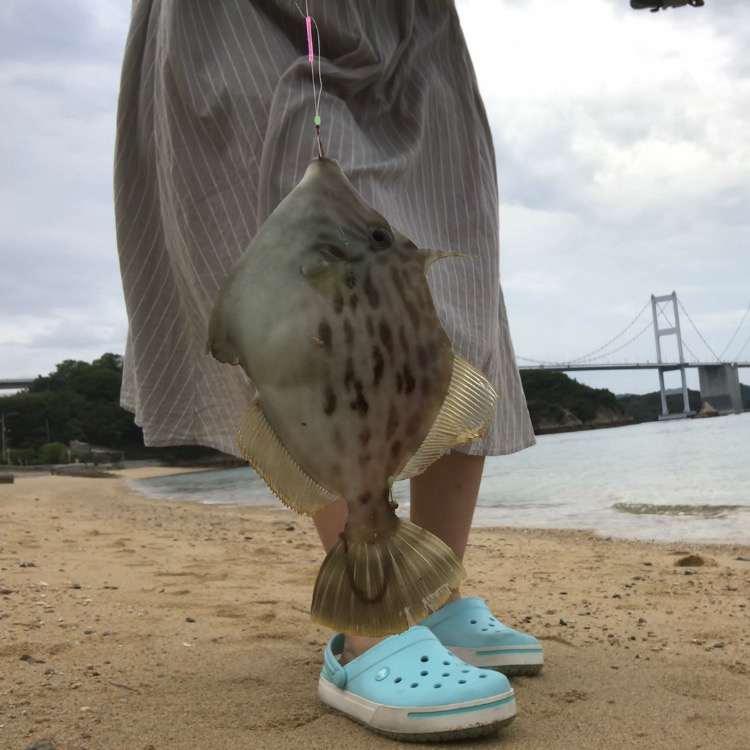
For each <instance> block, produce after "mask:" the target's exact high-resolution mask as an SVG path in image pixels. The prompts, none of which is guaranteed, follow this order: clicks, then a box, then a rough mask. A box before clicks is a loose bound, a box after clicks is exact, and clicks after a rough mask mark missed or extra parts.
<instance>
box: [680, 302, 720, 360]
mask: <svg viewBox="0 0 750 750" xmlns="http://www.w3.org/2000/svg"><path fill="white" fill-rule="evenodd" d="M677 304H678V305H679V306H680V310H682V312H684V313H685V315H686V316H687V319H688V320H689V321H690V325H691V326H693V328H695V332H696V333H697V334H698V335H699V336H700V339H701V341H702V342H703V343H704V344H705V345H706V347H708V351H710V352H711V354H713V355H714V357H715V358H716V361H717V362H719V361H720V359H721V358H720V357H719V355H718V354H717V353H716V352H715V351H714V350H713V349H712V348H711V347H710V346H709V345H708V341H706V339H704V338H703V334H702V333H701V332H700V331H699V330H698V328H697V327H696V325H695V323H693V319H692V318H691V317H690V315H688V311H687V310H686V309H685V308H684V307H683V306H682V302H680V298H679V297H678V298H677ZM690 353H691V354H693V353H692V352H690ZM693 356H694V357H695V354H693ZM696 361H698V358H697V357H696Z"/></svg>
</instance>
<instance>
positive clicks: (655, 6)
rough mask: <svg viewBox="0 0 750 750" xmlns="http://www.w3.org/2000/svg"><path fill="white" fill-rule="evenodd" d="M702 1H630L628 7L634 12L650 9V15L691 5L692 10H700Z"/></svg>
mask: <svg viewBox="0 0 750 750" xmlns="http://www.w3.org/2000/svg"><path fill="white" fill-rule="evenodd" d="M703 4H704V3H703V0H630V7H631V8H635V10H645V9H646V8H650V9H651V12H652V13H656V12H657V11H659V10H666V9H667V8H679V7H681V6H683V5H692V6H693V7H694V8H700V6H701V5H703Z"/></svg>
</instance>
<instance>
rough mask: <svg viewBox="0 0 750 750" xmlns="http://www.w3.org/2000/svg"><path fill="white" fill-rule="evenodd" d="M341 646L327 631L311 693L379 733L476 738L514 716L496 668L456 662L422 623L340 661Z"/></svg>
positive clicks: (509, 693) (505, 685)
mask: <svg viewBox="0 0 750 750" xmlns="http://www.w3.org/2000/svg"><path fill="white" fill-rule="evenodd" d="M343 648H344V635H343V634H342V633H339V634H338V635H335V636H334V637H333V638H331V641H330V643H329V644H328V647H327V648H326V650H325V652H324V654H323V671H322V672H321V675H320V680H319V682H318V697H319V698H320V700H321V701H322V702H323V703H325V704H326V705H328V706H330V707H331V708H333V709H335V710H336V711H340V712H341V713H342V714H344V715H345V716H347V717H348V718H350V719H353V720H354V721H356V722H358V723H360V724H362V725H363V726H365V727H367V728H368V729H371V730H373V731H374V732H378V733H379V734H383V735H385V736H387V737H391V738H393V739H399V740H411V741H414V742H425V741H432V740H445V739H458V738H464V737H478V736H482V735H487V734H492V733H494V732H496V731H497V730H498V729H500V728H501V727H504V726H506V725H507V724H510V722H511V721H513V718H514V717H515V715H516V701H515V697H514V695H513V688H511V686H510V683H509V682H508V680H507V679H506V678H505V677H504V676H503V675H501V674H499V673H497V672H492V671H487V670H483V669H477V668H475V667H472V666H469V665H468V664H465V663H464V662H462V661H460V660H459V659H457V658H456V657H455V656H454V655H453V654H451V653H450V651H448V650H447V649H445V647H444V646H442V645H441V644H440V641H438V639H437V638H435V636H434V635H433V634H432V633H431V632H430V631H429V630H428V629H427V628H422V627H419V626H415V627H413V628H409V630H407V631H406V632H405V633H401V635H392V636H390V637H389V638H386V639H385V640H384V641H381V642H380V643H378V644H377V645H376V646H373V647H372V648H371V649H370V650H369V651H366V652H365V653H364V654H362V655H361V656H359V657H357V658H356V659H353V660H352V661H350V662H349V663H348V664H346V665H344V666H343V667H342V666H341V664H339V661H338V659H337V658H336V657H337V656H338V655H339V654H340V653H341V651H342V650H343Z"/></svg>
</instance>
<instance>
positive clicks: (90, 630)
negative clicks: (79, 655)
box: [83, 628, 94, 635]
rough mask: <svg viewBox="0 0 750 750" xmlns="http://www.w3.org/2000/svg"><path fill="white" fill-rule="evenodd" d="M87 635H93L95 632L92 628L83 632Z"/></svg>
mask: <svg viewBox="0 0 750 750" xmlns="http://www.w3.org/2000/svg"><path fill="white" fill-rule="evenodd" d="M83 632H84V634H85V635H93V633H94V631H93V630H92V629H91V628H86V630H84V631H83Z"/></svg>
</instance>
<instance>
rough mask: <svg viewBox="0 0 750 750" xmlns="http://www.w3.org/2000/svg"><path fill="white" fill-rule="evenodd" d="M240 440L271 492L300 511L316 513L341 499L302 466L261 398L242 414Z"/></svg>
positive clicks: (307, 513)
mask: <svg viewBox="0 0 750 750" xmlns="http://www.w3.org/2000/svg"><path fill="white" fill-rule="evenodd" d="M237 443H238V444H239V446H240V451H241V452H242V455H243V456H244V457H245V458H246V459H247V461H249V462H250V464H251V466H252V467H253V468H254V469H255V471H257V472H258V474H259V475H260V476H261V478H262V479H263V480H264V481H265V483H266V484H267V485H268V486H269V487H270V489H271V492H273V494H274V495H276V496H277V497H278V498H279V500H281V502H282V503H284V505H286V506H288V507H289V508H291V509H292V510H294V511H297V513H302V514H303V515H305V516H312V515H314V514H315V513H317V512H318V511H319V510H322V509H323V508H324V507H325V506H326V505H329V504H330V503H332V502H335V501H336V500H337V499H338V497H337V496H336V495H335V494H334V493H333V492H331V491H330V490H327V489H326V488H325V487H323V486H322V485H320V484H318V482H316V481H315V480H314V479H313V478H312V477H311V476H309V475H308V474H306V473H305V472H304V471H303V470H302V468H301V467H300V466H298V464H297V462H296V461H295V460H294V459H293V458H292V456H291V454H290V453H289V451H287V449H286V448H285V447H284V445H283V444H282V442H281V440H279V438H278V437H277V435H276V433H275V432H274V431H273V428H272V427H271V425H270V424H268V420H267V419H266V416H265V414H263V410H262V409H261V407H260V403H259V402H258V400H257V399H256V400H255V401H253V402H252V403H251V404H250V406H249V407H248V408H247V411H245V413H244V414H243V415H242V419H241V420H240V425H239V427H238V428H237Z"/></svg>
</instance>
